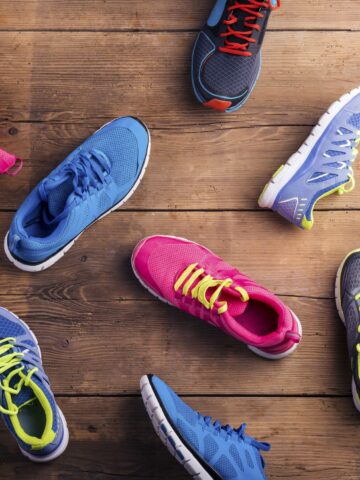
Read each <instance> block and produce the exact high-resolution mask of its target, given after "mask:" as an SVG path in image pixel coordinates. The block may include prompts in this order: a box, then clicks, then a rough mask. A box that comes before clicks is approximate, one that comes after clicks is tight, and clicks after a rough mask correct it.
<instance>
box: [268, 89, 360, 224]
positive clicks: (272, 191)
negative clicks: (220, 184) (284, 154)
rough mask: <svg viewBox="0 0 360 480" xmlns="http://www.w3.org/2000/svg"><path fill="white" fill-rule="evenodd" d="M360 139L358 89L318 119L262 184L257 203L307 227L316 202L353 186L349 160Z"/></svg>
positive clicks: (312, 218)
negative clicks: (307, 134)
mask: <svg viewBox="0 0 360 480" xmlns="http://www.w3.org/2000/svg"><path fill="white" fill-rule="evenodd" d="M359 142H360V88H357V89H355V90H353V91H352V92H350V93H347V94H346V95H344V96H343V97H341V98H340V100H338V101H337V102H335V103H333V105H332V106H331V107H330V108H329V110H328V111H327V112H326V113H325V114H324V115H323V116H322V117H321V119H320V120H319V123H318V124H317V126H316V127H315V128H314V129H313V131H312V132H311V134H310V136H309V137H308V139H307V140H306V141H305V143H304V144H303V145H302V146H301V147H300V149H299V150H298V151H297V152H296V153H295V154H294V155H292V156H291V157H290V158H289V160H288V161H287V163H286V164H285V165H282V166H281V167H280V168H279V169H278V170H277V172H276V173H275V174H274V175H273V177H272V178H271V180H270V182H269V183H268V184H267V185H266V186H265V188H264V190H263V193H262V194H261V196H260V198H259V205H260V207H263V208H271V209H272V210H274V211H275V212H278V213H279V214H280V215H282V216H283V217H285V218H286V219H287V220H289V221H290V222H292V223H294V224H295V225H296V226H298V227H300V228H303V229H305V230H310V229H311V228H312V226H313V224H314V216H313V211H314V207H315V204H316V203H317V202H318V201H319V200H320V199H321V198H324V197H326V196H328V195H330V194H332V193H334V192H337V193H339V194H340V195H341V194H343V193H346V192H350V191H351V190H352V189H353V188H354V187H355V180H354V176H353V169H352V163H353V161H354V160H355V158H356V155H357V154H358V150H357V145H358V144H359Z"/></svg>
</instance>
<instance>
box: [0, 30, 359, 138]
mask: <svg viewBox="0 0 360 480" xmlns="http://www.w3.org/2000/svg"><path fill="white" fill-rule="evenodd" d="M1 38H2V55H1V57H0V68H1V69H2V70H4V71H6V76H4V78H3V79H2V95H1V98H0V119H2V120H6V119H9V120H11V121H15V120H16V121H19V120H21V121H23V120H26V121H28V120H35V121H50V120H56V121H58V122H70V121H71V122H75V123H76V122H79V121H80V122H83V121H84V120H87V121H88V120H89V119H90V120H91V121H92V122H96V123H98V122H99V123H101V122H104V121H105V120H107V119H109V118H114V117H117V116H121V115H125V114H129V113H132V114H134V115H135V116H138V117H140V118H142V119H143V120H144V121H145V122H147V123H148V124H149V126H150V127H151V128H154V127H160V126H164V127H167V128H168V127H169V126H180V125H194V124H195V125H196V124H198V123H204V124H214V123H215V124H218V123H220V122H221V123H225V122H231V123H232V124H233V123H234V122H236V124H237V125H238V126H239V125H240V126H246V125H274V124H275V125H294V124H306V125H313V124H314V123H316V122H317V121H318V118H319V116H320V115H321V114H322V113H323V112H324V110H325V109H326V108H328V106H329V104H330V103H332V102H333V101H335V100H336V99H337V98H338V97H340V96H341V95H342V94H343V93H345V92H346V91H348V90H350V89H352V88H353V87H355V86H357V85H356V80H355V81H354V79H356V78H357V73H358V70H357V65H356V62H353V53H352V52H353V51H354V50H356V49H359V48H360V32H328V31H326V32H321V33H319V32H311V31H310V32H269V35H268V36H267V40H266V45H265V47H264V59H265V61H264V70H263V74H262V76H261V78H260V81H259V85H258V87H257V88H256V90H255V92H254V94H253V95H252V98H251V99H250V100H249V102H248V103H247V106H246V108H244V109H241V110H240V111H238V112H237V113H234V114H232V115H226V114H223V115H221V114H219V113H217V112H215V111H214V112H211V111H209V110H207V109H204V108H203V107H202V106H200V105H197V103H196V101H195V100H194V98H193V93H192V91H191V86H190V79H189V67H190V65H189V64H190V57H191V49H192V45H193V42H194V38H195V33H184V32H174V33H93V32H82V33H71V32H68V33H63V32H40V33H37V32H35V33H34V32H27V33H24V32H15V33H14V32H4V33H3V34H2V35H1ZM348 45H351V49H349V48H348ZM154 58H156V62H155V61H154ZM174 58H175V59H176V61H174ZM344 65H346V68H344ZM334 71H338V72H341V75H337V76H334V74H333V73H334ZM19 72H21V74H19ZM325 80H326V81H325ZM259 140H260V139H259Z"/></svg>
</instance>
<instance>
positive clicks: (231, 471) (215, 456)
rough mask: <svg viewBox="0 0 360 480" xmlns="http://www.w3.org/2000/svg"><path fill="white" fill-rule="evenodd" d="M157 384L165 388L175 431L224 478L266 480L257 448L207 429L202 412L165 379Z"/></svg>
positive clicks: (165, 395)
mask: <svg viewBox="0 0 360 480" xmlns="http://www.w3.org/2000/svg"><path fill="white" fill-rule="evenodd" d="M160 386H161V387H162V388H163V389H164V390H165V391H164V392H163V395H164V396H163V397H162V400H163V405H165V409H166V410H167V411H168V413H169V414H170V417H171V419H172V421H173V424H174V425H175V426H176V428H177V432H178V434H180V436H181V438H182V439H183V440H184V441H185V442H186V444H187V445H188V446H189V447H190V448H192V449H193V450H194V451H195V452H196V454H197V455H198V456H199V457H201V458H202V459H203V460H204V461H205V462H206V463H207V464H208V465H209V466H210V467H211V468H212V469H214V470H215V471H216V472H217V473H218V474H219V475H220V476H221V478H222V479H223V480H266V477H265V475H264V472H263V469H264V465H263V462H262V460H261V455H260V453H259V451H258V450H257V448H255V447H254V446H252V445H251V444H250V443H247V442H244V441H243V439H240V438H239V437H235V438H234V437H228V436H226V435H224V432H223V431H222V434H220V433H219V432H218V431H213V430H211V429H207V427H206V426H205V424H204V421H203V420H202V419H203V417H201V415H199V414H198V413H197V412H195V411H194V410H192V408H190V407H189V406H188V405H187V404H186V403H185V402H184V401H183V400H182V399H181V398H179V397H178V396H177V395H176V393H175V392H174V391H173V390H172V389H171V388H169V387H168V386H167V385H166V384H165V383H164V382H162V381H160ZM157 391H158V393H159V394H160V396H161V392H162V390H159V389H158V388H157ZM165 392H166V393H165ZM169 399H170V400H169ZM169 401H170V403H171V404H172V405H170V404H169ZM173 407H174V409H173Z"/></svg>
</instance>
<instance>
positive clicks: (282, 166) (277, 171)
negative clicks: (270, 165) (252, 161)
mask: <svg viewBox="0 0 360 480" xmlns="http://www.w3.org/2000/svg"><path fill="white" fill-rule="evenodd" d="M284 167H285V165H280V167H279V168H278V169H277V170H276V172H275V173H274V175H273V176H272V177H271V178H275V177H276V175H277V174H278V173H280V172H281V170H282V169H283V168H284Z"/></svg>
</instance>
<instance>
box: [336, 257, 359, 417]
mask: <svg viewBox="0 0 360 480" xmlns="http://www.w3.org/2000/svg"><path fill="white" fill-rule="evenodd" d="M358 252H360V249H355V250H353V251H351V252H350V253H348V254H347V255H346V257H345V258H344V260H343V261H342V262H341V265H340V267H339V268H338V271H337V273H336V281H335V302H336V309H337V311H338V314H339V317H340V319H341V321H342V323H343V324H344V327H345V328H346V322H345V315H344V311H343V309H342V306H341V274H342V271H343V268H344V265H345V263H346V260H347V259H348V258H349V257H350V256H351V255H352V254H353V253H358ZM351 392H352V396H353V401H354V405H355V407H356V409H357V410H358V411H359V412H360V399H359V397H358V394H357V391H356V384H355V380H354V377H353V378H352V384H351Z"/></svg>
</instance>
